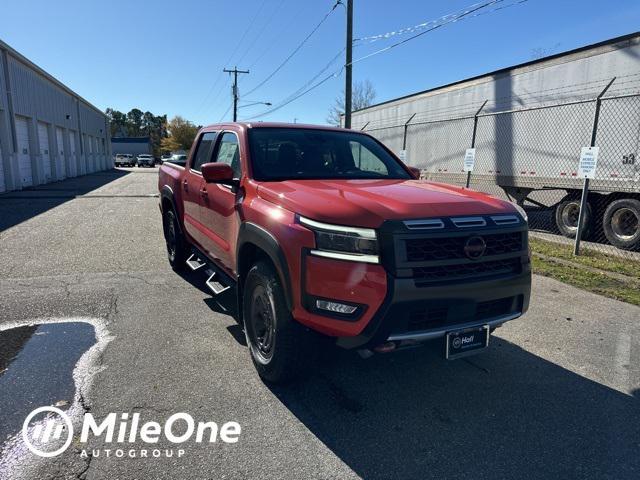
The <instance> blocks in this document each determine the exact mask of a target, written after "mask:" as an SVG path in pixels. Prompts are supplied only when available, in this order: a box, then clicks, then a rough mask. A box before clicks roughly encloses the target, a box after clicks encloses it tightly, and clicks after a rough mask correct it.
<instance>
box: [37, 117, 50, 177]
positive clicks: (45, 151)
mask: <svg viewBox="0 0 640 480" xmlns="http://www.w3.org/2000/svg"><path fill="white" fill-rule="evenodd" d="M38 145H39V146H40V158H42V172H43V173H44V183H49V182H50V181H51V180H52V176H51V154H50V152H49V133H48V129H47V124H46V123H42V122H38Z"/></svg>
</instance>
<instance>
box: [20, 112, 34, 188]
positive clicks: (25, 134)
mask: <svg viewBox="0 0 640 480" xmlns="http://www.w3.org/2000/svg"><path fill="white" fill-rule="evenodd" d="M16 141H17V142H18V166H19V167H20V168H19V169H20V181H21V182H22V186H23V187H28V186H31V185H33V175H32V174H31V154H30V153H29V123H28V122H27V119H26V118H25V117H19V116H16Z"/></svg>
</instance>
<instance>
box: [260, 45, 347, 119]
mask: <svg viewBox="0 0 640 480" xmlns="http://www.w3.org/2000/svg"><path fill="white" fill-rule="evenodd" d="M344 51H345V49H344V48H343V49H342V50H340V51H339V52H338V53H337V54H336V55H334V56H333V58H332V59H331V60H329V62H328V63H327V64H326V65H325V66H324V67H323V68H322V69H321V70H320V71H319V72H317V73H316V74H315V75H314V76H313V77H311V78H310V79H309V80H307V81H306V82H305V83H304V85H302V86H301V87H300V88H298V89H297V90H296V91H294V92H293V93H292V94H290V95H288V96H287V97H285V98H284V99H283V100H282V101H281V102H280V103H278V105H276V106H275V107H273V108H271V109H269V110H268V111H266V112H262V113H259V114H257V115H255V116H252V117H249V118H259V117H262V116H264V115H267V114H268V113H273V112H275V111H277V110H280V109H281V108H282V107H284V106H285V105H288V104H289V103H291V102H292V101H294V100H296V99H297V98H300V97H301V96H302V95H304V94H306V93H308V92H310V91H311V90H314V89H315V88H317V87H319V86H320V85H322V84H323V83H324V82H326V81H328V80H329V79H330V78H331V77H337V76H338V75H339V74H340V72H341V71H342V67H341V68H339V69H338V70H335V71H334V72H332V73H331V74H329V75H328V76H327V78H324V79H323V80H322V81H321V82H320V83H319V84H318V85H314V86H313V87H311V88H310V89H308V90H307V87H309V86H310V85H311V84H312V83H313V82H315V81H316V80H317V79H318V78H319V77H320V76H322V74H323V73H325V72H326V71H327V70H329V68H330V67H331V66H332V65H333V64H334V63H335V62H336V60H338V59H339V58H340V57H341V56H342V54H343V53H344Z"/></svg>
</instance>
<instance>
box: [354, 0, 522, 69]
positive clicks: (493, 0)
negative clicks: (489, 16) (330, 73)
mask: <svg viewBox="0 0 640 480" xmlns="http://www.w3.org/2000/svg"><path fill="white" fill-rule="evenodd" d="M502 1H503V0H490V1H488V2H484V3H481V4H474V5H475V6H472V7H470V8H468V9H466V10H464V11H463V12H462V13H458V14H453V15H449V16H446V17H448V19H447V20H445V21H443V22H441V23H438V24H436V25H434V26H433V27H430V28H428V29H426V30H424V31H422V32H420V33H416V34H415V35H412V36H410V37H409V38H405V39H404V40H400V41H399V42H396V43H393V44H391V45H388V46H386V47H384V48H381V49H380V50H376V51H375V52H372V53H369V54H368V55H365V56H363V57H360V58H358V59H356V60H354V61H353V62H351V63H352V64H354V63H358V62H361V61H362V60H366V59H367V58H371V57H373V56H375V55H379V54H381V53H384V52H388V51H389V50H391V49H392V48H396V47H399V46H400V45H404V44H405V43H407V42H410V41H411V40H415V39H416V38H418V37H421V36H422V35H425V34H427V33H429V32H433V31H434V30H437V29H438V28H441V27H444V26H445V25H448V24H450V23H453V22H456V21H458V20H460V19H461V18H464V17H466V16H468V15H471V14H472V13H474V12H477V11H478V10H481V9H483V8H486V7H488V6H491V5H495V4H496V3H499V2H502ZM526 1H528V0H520V3H524V2H526ZM441 18H444V17H441Z"/></svg>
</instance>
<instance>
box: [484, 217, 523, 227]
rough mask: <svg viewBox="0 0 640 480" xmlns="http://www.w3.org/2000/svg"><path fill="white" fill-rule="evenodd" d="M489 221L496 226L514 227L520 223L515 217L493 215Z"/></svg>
mask: <svg viewBox="0 0 640 480" xmlns="http://www.w3.org/2000/svg"><path fill="white" fill-rule="evenodd" d="M491 220H492V221H493V223H495V224H496V225H515V224H516V223H520V219H519V218H518V217H517V216H516V215H495V216H493V217H491Z"/></svg>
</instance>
